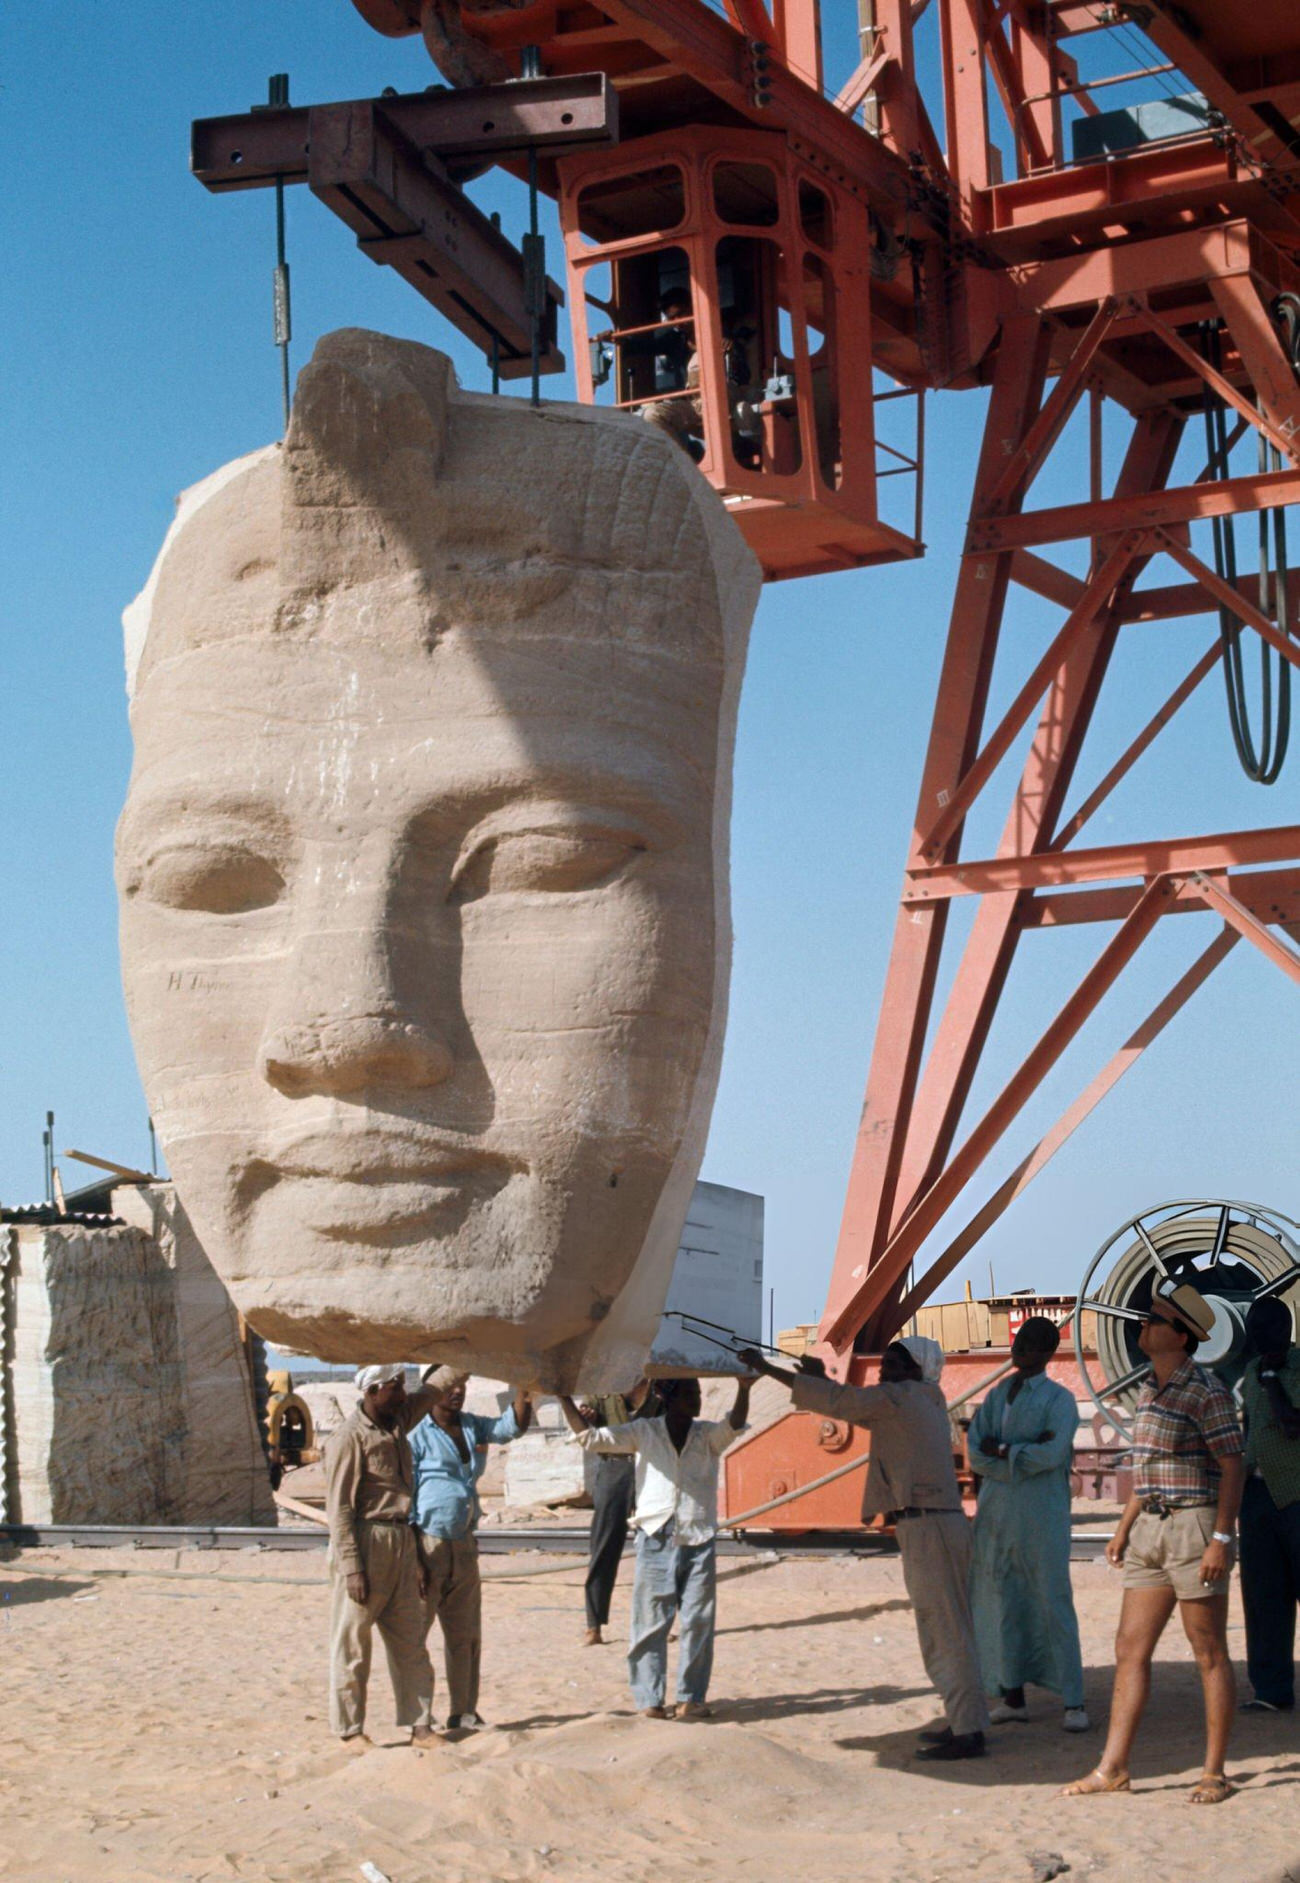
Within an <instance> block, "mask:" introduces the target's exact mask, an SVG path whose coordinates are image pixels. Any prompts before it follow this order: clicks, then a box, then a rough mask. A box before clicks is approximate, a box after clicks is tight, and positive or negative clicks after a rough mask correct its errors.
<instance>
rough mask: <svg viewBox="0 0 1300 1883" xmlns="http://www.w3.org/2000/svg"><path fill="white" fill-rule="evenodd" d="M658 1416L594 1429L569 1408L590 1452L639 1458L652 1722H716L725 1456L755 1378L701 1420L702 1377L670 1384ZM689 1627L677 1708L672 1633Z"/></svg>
mask: <svg viewBox="0 0 1300 1883" xmlns="http://www.w3.org/2000/svg"><path fill="white" fill-rule="evenodd" d="M658 1391H659V1399H660V1403H661V1404H662V1406H663V1408H664V1410H663V1412H662V1413H661V1414H660V1415H659V1417H657V1418H654V1419H634V1420H631V1421H629V1422H628V1423H627V1424H624V1425H613V1426H609V1425H597V1426H589V1425H588V1424H587V1422H586V1420H585V1419H584V1418H583V1416H582V1414H581V1413H580V1412H579V1410H578V1408H577V1407H576V1406H575V1405H574V1403H573V1401H572V1400H571V1399H568V1398H566V1397H565V1396H564V1395H563V1394H561V1396H560V1404H561V1406H562V1407H563V1408H564V1416H565V1418H566V1420H567V1421H568V1425H569V1430H570V1431H571V1432H572V1433H573V1435H574V1437H575V1438H576V1439H577V1440H578V1443H579V1444H580V1445H581V1446H582V1447H583V1448H584V1450H586V1451H592V1452H596V1453H597V1454H598V1455H609V1456H617V1455H619V1454H626V1455H631V1456H634V1457H635V1459H636V1509H635V1512H634V1514H633V1518H632V1521H633V1523H634V1524H635V1526H636V1532H637V1538H636V1576H635V1578H634V1580H633V1584H632V1638H631V1644H630V1646H629V1648H628V1656H627V1664H628V1673H629V1675H630V1677H631V1685H632V1698H633V1700H634V1701H635V1703H636V1708H637V1711H638V1712H639V1713H640V1714H642V1715H643V1716H644V1717H645V1718H646V1719H656V1720H665V1719H671V1718H673V1717H676V1718H677V1719H679V1720H692V1719H708V1718H709V1717H711V1711H712V1709H711V1708H710V1707H709V1706H708V1704H707V1696H708V1691H709V1679H710V1677H711V1675H712V1671H713V1634H714V1625H715V1621H716V1615H717V1561H716V1538H717V1534H718V1460H719V1459H720V1458H721V1456H722V1454H723V1452H724V1451H725V1450H726V1449H727V1446H728V1445H730V1444H731V1442H732V1440H733V1439H734V1438H735V1436H736V1434H737V1433H738V1432H739V1431H740V1430H741V1429H742V1428H743V1426H744V1423H745V1420H746V1419H747V1418H748V1416H749V1381H748V1380H744V1379H742V1380H738V1381H737V1382H736V1397H735V1400H734V1402H733V1404H732V1407H731V1411H730V1412H729V1413H728V1414H727V1416H726V1418H725V1419H718V1420H713V1419H701V1418H700V1416H699V1413H700V1404H701V1399H700V1382H699V1381H698V1380H697V1379H677V1380H660V1381H659V1384H658ZM674 1618H676V1619H677V1621H678V1625H679V1627H680V1630H681V1645H680V1648H679V1650H678V1657H677V1704H676V1706H675V1707H674V1708H672V1709H670V1708H669V1707H667V1706H666V1705H665V1704H664V1702H665V1699H666V1695H667V1686H668V1636H669V1634H670V1632H671V1630H672V1625H673V1621H674Z"/></svg>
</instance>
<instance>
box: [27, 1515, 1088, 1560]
mask: <svg viewBox="0 0 1300 1883" xmlns="http://www.w3.org/2000/svg"><path fill="white" fill-rule="evenodd" d="M587 1536H588V1532H587V1528H586V1526H585V1525H573V1526H572V1527H565V1528H560V1527H556V1528H554V1529H551V1528H547V1529H545V1530H542V1529H533V1528H531V1527H527V1528H520V1529H504V1528H502V1529H497V1528H494V1527H489V1528H487V1529H484V1530H480V1531H479V1533H478V1542H479V1549H480V1551H481V1552H482V1553H483V1554H484V1555H485V1556H506V1555H514V1554H516V1553H522V1554H528V1555H549V1556H585V1555H586V1554H587ZM328 1542H329V1536H328V1532H327V1531H326V1530H325V1528H324V1526H323V1525H320V1526H315V1525H313V1526H311V1527H310V1528H309V1527H308V1526H307V1525H305V1524H304V1525H302V1526H301V1527H299V1526H297V1525H286V1526H284V1527H283V1528H274V1529H273V1528H271V1527H270V1526H269V1525H267V1526H256V1525H251V1524H243V1525H225V1524H111V1523H9V1524H0V1545H3V1544H11V1545H15V1546H16V1547H18V1548H19V1549H137V1550H250V1549H256V1550H263V1551H266V1550H299V1551H314V1552H316V1553H319V1552H320V1551H322V1550H324V1549H325V1547H326V1545H327V1544H328ZM1105 1545H1106V1535H1105V1534H1102V1533H1101V1532H1100V1531H1097V1532H1094V1531H1086V1530H1085V1531H1080V1530H1075V1531H1072V1532H1071V1546H1070V1555H1071V1557H1072V1559H1073V1560H1075V1561H1082V1562H1093V1561H1096V1560H1097V1558H1099V1557H1100V1556H1101V1554H1102V1551H1103V1550H1104V1548H1105ZM718 1553H719V1555H721V1556H769V1555H773V1554H775V1555H780V1556H895V1555H897V1553H898V1545H897V1544H896V1543H895V1541H894V1539H893V1538H892V1537H891V1536H881V1535H877V1534H875V1533H871V1534H864V1533H863V1532H861V1531H857V1530H851V1531H839V1532H836V1531H823V1532H821V1533H819V1534H808V1535H806V1536H798V1537H792V1536H785V1535H782V1534H781V1533H780V1532H779V1531H773V1532H770V1533H768V1534H766V1535H759V1536H750V1537H733V1536H727V1535H726V1534H725V1533H723V1534H720V1535H719V1537H718Z"/></svg>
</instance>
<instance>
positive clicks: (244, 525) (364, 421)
mask: <svg viewBox="0 0 1300 1883" xmlns="http://www.w3.org/2000/svg"><path fill="white" fill-rule="evenodd" d="M759 579H760V578H759V571H758V567H757V564H756V563H755V561H754V559H753V557H752V556H751V555H750V553H749V551H748V549H747V548H746V547H745V545H744V543H743V541H742V539H741V537H740V534H739V532H738V531H737V530H736V529H735V527H734V525H733V524H732V523H731V521H730V519H729V518H728V517H727V515H726V513H725V511H724V509H723V507H722V505H721V503H720V501H719V500H718V498H717V497H716V496H715V494H714V493H713V492H712V491H711V490H710V489H709V488H708V486H707V485H706V484H705V483H704V481H703V479H702V478H700V476H699V475H698V473H697V472H696V471H695V469H694V467H693V466H692V465H691V464H690V463H689V461H688V460H687V459H686V457H685V455H684V454H683V453H682V452H681V451H679V450H678V449H677V448H676V447H675V446H674V445H673V444H672V443H671V442H670V441H669V440H668V439H666V438H664V437H662V436H659V435H658V434H657V433H656V432H655V430H654V429H653V428H652V427H649V426H646V425H643V424H641V423H639V422H638V421H637V420H635V419H632V418H628V417H626V416H624V415H621V414H613V413H600V412H596V411H592V410H588V409H584V408H579V407H575V406H562V405H545V406H543V407H542V408H541V409H540V410H532V409H530V408H529V407H528V406H527V405H526V404H525V403H524V402H523V401H521V400H514V399H494V398H490V397H484V396H479V395H471V394H467V393H464V392H461V391H460V390H459V389H458V388H457V386H456V384H455V380H454V377H453V375H452V371H451V367H450V363H449V362H448V361H447V359H446V358H445V357H444V356H443V355H441V354H439V353H436V352H433V351H431V350H429V349H427V348H424V347H420V346H417V345H415V344H413V343H409V342H403V341H397V340H391V339H387V338H384V337H383V336H380V335H377V334H371V333H365V332H359V331H351V330H349V331H344V332H341V333H336V334H332V335H330V336H328V337H327V338H326V339H325V340H323V341H322V342H321V343H320V345H319V347H318V349H317V351H316V354H315V357H314V358H313V360H312V362H311V364H310V365H309V366H308V367H307V368H306V370H305V371H304V373H303V374H302V376H301V378H300V380H299V385H298V393H297V399H296V403H295V406H294V414H293V420H292V424H291V426H290V429H289V434H288V437H287V439H286V442H285V445H284V447H283V448H281V447H278V446H273V447H270V448H268V449H266V450H264V451H261V452H257V453H254V454H253V455H252V456H251V457H248V458H245V459H242V460H240V461H239V462H238V463H236V464H234V465H231V466H227V467H226V468H225V469H224V470H223V471H220V472H218V473H217V474H216V475H215V476H214V477H213V478H210V479H208V480H207V482H206V483H205V484H203V485H200V486H198V487H197V488H196V489H195V490H194V491H192V492H190V493H187V495H186V497H185V498H184V499H183V500H182V503H181V507H180V510H179V513H178V516H177V520H176V523H175V524H174V525H173V528H172V531H171V532H170V534H169V536H168V539H167V542H166V544H165V545H164V547H163V551H162V553H161V555H160V557H159V560H158V562H157V564H156V566H155V568H154V571H153V574H152V576H151V578H150V581H149V585H148V587H147V588H146V590H145V592H144V594H143V595H142V596H141V597H140V599H139V600H138V602H137V603H135V604H134V605H133V607H132V609H130V610H128V613H127V618H126V627H127V657H128V672H129V677H130V680H131V685H132V690H133V704H132V728H133V733H134V738H135V765H134V769H133V772H132V777H131V785H130V791H129V795H128V800H127V805H126V808H125V811H124V813H123V817H122V820H121V825H120V828H119V833H118V879H119V888H120V896H121V907H122V952H123V962H124V973H125V980H126V990H127V1001H128V1009H129V1013H130V1018H131V1025H132V1031H133V1034H134V1038H135V1044H136V1050H137V1054H138V1057H139V1061H140V1067H141V1071H142V1074H143V1077H144V1083H145V1087H146V1090H147V1092H148V1096H149V1102H150V1105H151V1108H152V1114H153V1117H154V1120H155V1123H156V1125H157V1128H158V1131H159V1135H160V1137H161V1139H162V1142H163V1144H164V1145H165V1147H166V1150H167V1155H168V1160H169V1163H170V1165H171V1169H172V1172H173V1174H174V1176H175V1178H176V1182H177V1186H178V1189H179V1191H180V1194H181V1197H182V1199H183V1200H184V1203H185V1206H186V1208H187V1210H188V1211H189V1213H190V1215H191V1217H192V1219H193V1221H194V1224H195V1227H196V1229H197V1230H198V1233H199V1235H200V1237H201V1239H202V1242H203V1245H204V1247H205V1249H206V1251H207V1253H208V1255H209V1256H210V1258H211V1260H212V1261H213V1263H214V1264H215V1266H216V1268H217V1270H218V1271H219V1273H220V1274H221V1275H222V1277H223V1279H224V1280H225V1282H226V1284H227V1286H228V1287H229V1289H230V1291H231V1293H232V1295H233V1296H234V1299H235V1301H236V1302H237V1303H238V1305H239V1307H240V1309H241V1310H242V1311H243V1313H244V1314H245V1315H246V1316H247V1317H248V1319H249V1321H250V1322H251V1323H252V1325H253V1326H255V1327H256V1328H257V1329H258V1330H259V1331H260V1332H261V1333H263V1334H264V1335H265V1336H266V1337H267V1338H268V1339H270V1340H272V1341H274V1342H276V1343H278V1344H281V1345H284V1346H287V1347H290V1348H292V1349H295V1350H298V1351H308V1352H311V1353H315V1354H318V1355H320V1356H321V1357H322V1358H325V1359H331V1360H352V1359H367V1360H369V1359H379V1358H394V1359H397V1358H409V1359H421V1360H424V1359H428V1360H451V1361H454V1362H456V1363H457V1364H460V1365H463V1366H465V1367H467V1368H470V1369H472V1370H474V1371H477V1372H483V1373H488V1374H491V1375H493V1376H495V1377H497V1378H505V1379H514V1380H527V1381H531V1382H533V1383H537V1384H543V1385H550V1386H555V1385H566V1386H567V1385H572V1384H573V1383H574V1382H575V1381H576V1380H578V1379H579V1378H581V1379H582V1381H583V1383H584V1384H588V1385H593V1386H595V1385H601V1384H605V1383H617V1382H620V1381H625V1380H626V1379H627V1378H628V1377H629V1376H631V1375H634V1374H635V1372H636V1371H637V1368H638V1366H639V1364H640V1360H641V1357H642V1355H643V1353H644V1351H645V1348H646V1347H647V1345H648V1343H649V1340H650V1337H651V1335H652V1334H653V1332H654V1328H655V1325H656V1321H657V1317H658V1314H659V1310H660V1307H661V1305H662V1300H663V1294H664V1290H665V1288H666V1286H667V1282H668V1277H669V1274H670V1271H671V1268H672V1263H673V1258H674V1254H675V1252H676V1248H677V1238H678V1231H679V1229H680V1225H681V1222H682V1219H683V1216H684V1213H685V1209H686V1205H687V1202H688V1200H689V1196H690V1192H691V1185H692V1183H693V1181H694V1178H695V1175H696V1172H697V1169H698V1165H699V1160H700V1156H701V1154H702V1150H703V1143H704V1136H705V1132H706V1129H707V1124H708V1117H709V1111H710V1107H711V1104H712V1099H713V1093H714V1089H715V1086H716V1080H717V1071H718V1064H719V1059H720V1055H721V1045H722V1030H723V1023H724V1017H725V1006H726V986H727V972H728V964H729V950H730V931H729V918H728V897H727V841H728V822H729V812H730V778H731V760H732V745H733V739H734V730H735V716H736V705H737V695H738V691H739V685H740V678H741V671H742V667H743V660H744V648H745V640H746V636H747V631H748V626H749V622H750V618H751V616H752V613H753V609H754V606H755V603H756V600H757V595H758V588H759Z"/></svg>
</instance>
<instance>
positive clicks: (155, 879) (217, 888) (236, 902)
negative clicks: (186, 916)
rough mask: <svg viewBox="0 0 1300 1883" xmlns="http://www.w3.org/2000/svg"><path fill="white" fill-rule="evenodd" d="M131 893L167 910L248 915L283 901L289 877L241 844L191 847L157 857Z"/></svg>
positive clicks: (179, 846)
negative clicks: (284, 876)
mask: <svg viewBox="0 0 1300 1883" xmlns="http://www.w3.org/2000/svg"><path fill="white" fill-rule="evenodd" d="M127 893H128V895H137V894H138V895H141V896H143V897H145V898H146V899H147V900H148V901H150V902H157V903H161V904H162V906H163V907H164V908H167V909H191V910H198V911H201V912H202V913H204V914H207V915H246V914H248V913H249V911H250V910H253V909H265V908H268V907H269V906H270V905H271V904H272V903H273V902H278V901H279V899H280V897H281V895H282V894H283V893H284V878H283V876H282V875H281V874H280V871H279V870H278V869H277V867H276V865H275V864H274V863H272V862H271V860H270V858H269V857H264V856H260V855H259V854H258V853H257V852H256V851H255V850H246V849H244V848H243V846H242V845H240V844H185V845H178V846H177V847H176V848H175V849H171V850H163V851H160V852H159V854H158V855H157V856H154V857H151V858H150V859H149V862H148V863H147V864H146V865H145V866H144V868H143V870H141V872H140V873H139V876H138V877H137V879H136V881H135V883H134V884H133V885H131V886H129V887H128V890H127Z"/></svg>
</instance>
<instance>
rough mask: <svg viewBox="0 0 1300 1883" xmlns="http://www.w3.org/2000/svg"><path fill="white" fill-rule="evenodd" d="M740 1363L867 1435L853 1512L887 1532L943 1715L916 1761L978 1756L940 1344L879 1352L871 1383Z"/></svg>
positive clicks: (966, 1568)
mask: <svg viewBox="0 0 1300 1883" xmlns="http://www.w3.org/2000/svg"><path fill="white" fill-rule="evenodd" d="M739 1358H740V1360H741V1361H742V1362H743V1364H744V1365H746V1366H751V1367H753V1368H755V1370H756V1371H758V1372H761V1373H766V1374H767V1376H768V1378H769V1379H774V1380H780V1381H781V1383H782V1384H783V1385H785V1386H788V1387H789V1388H790V1392H791V1397H792V1398H793V1400H794V1403H795V1405H796V1406H797V1407H798V1408H799V1410H800V1411H802V1412H817V1413H820V1414H821V1415H822V1416H823V1417H824V1418H828V1419H843V1420H846V1421H847V1422H848V1424H850V1425H861V1426H865V1427H866V1429H867V1430H868V1431H869V1432H870V1433H871V1462H870V1464H869V1465H868V1467H867V1483H866V1490H865V1492H864V1493H863V1499H862V1514H863V1516H864V1517H875V1516H884V1517H885V1518H886V1520H887V1521H888V1522H890V1523H892V1524H893V1525H894V1526H895V1531H896V1534H897V1537H898V1548H899V1552H900V1554H901V1555H902V1558H903V1581H904V1583H905V1585H906V1588H907V1593H908V1596H909V1598H910V1600H911V1603H912V1608H913V1611H914V1613H915V1615H916V1632H917V1635H918V1637H919V1639H920V1644H921V1659H922V1660H923V1661H924V1663H925V1671H926V1673H927V1674H928V1675H929V1676H930V1679H931V1680H932V1681H933V1683H934V1685H935V1687H936V1688H937V1689H938V1691H939V1693H940V1695H941V1697H942V1699H943V1704H944V1713H945V1715H946V1723H945V1724H944V1725H943V1726H939V1727H933V1728H931V1729H930V1730H928V1731H927V1732H923V1733H922V1734H921V1744H920V1746H919V1747H918V1748H917V1752H916V1757H917V1758H918V1759H976V1758H979V1757H981V1756H982V1755H983V1752H984V1731H985V1728H986V1727H987V1725H988V1723H989V1715H988V1707H987V1706H986V1705H985V1701H984V1686H983V1681H982V1679H981V1676H980V1666H979V1657H978V1655H977V1653H976V1649H975V1631H974V1628H973V1625H972V1622H971V1612H970V1596H969V1591H968V1584H969V1579H970V1559H971V1537H970V1524H969V1523H968V1521H967V1519H966V1517H965V1514H964V1513H963V1511H962V1507H961V1493H960V1491H959V1490H958V1487H957V1472H956V1469H955V1467H954V1465H953V1461H952V1428H951V1426H950V1425H949V1423H948V1407H947V1405H946V1403H945V1401H944V1397H943V1394H942V1393H941V1392H940V1390H939V1376H940V1374H941V1373H942V1372H943V1349H942V1347H940V1345H939V1343H938V1341H936V1340H927V1339H926V1338H925V1336H924V1335H921V1334H910V1335H908V1336H906V1337H905V1338H904V1339H902V1340H896V1341H894V1343H893V1344H892V1346H889V1347H887V1348H886V1349H885V1351H884V1353H883V1354H882V1355H881V1358H880V1379H879V1384H878V1385H876V1386H840V1385H838V1384H837V1383H836V1382H835V1381H834V1380H829V1379H827V1378H826V1376H825V1370H824V1368H823V1367H822V1364H821V1362H820V1361H819V1360H816V1359H814V1358H813V1357H812V1356H811V1355H805V1356H804V1358H803V1359H801V1360H800V1361H799V1362H798V1368H799V1370H798V1372H797V1373H791V1372H789V1371H788V1370H787V1369H786V1368H785V1367H779V1366H774V1365H773V1364H772V1362H771V1361H770V1360H768V1359H767V1358H765V1356H764V1355H763V1354H761V1353H759V1352H758V1350H757V1349H756V1348H753V1347H745V1348H742V1349H741V1351H740V1355H739Z"/></svg>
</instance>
